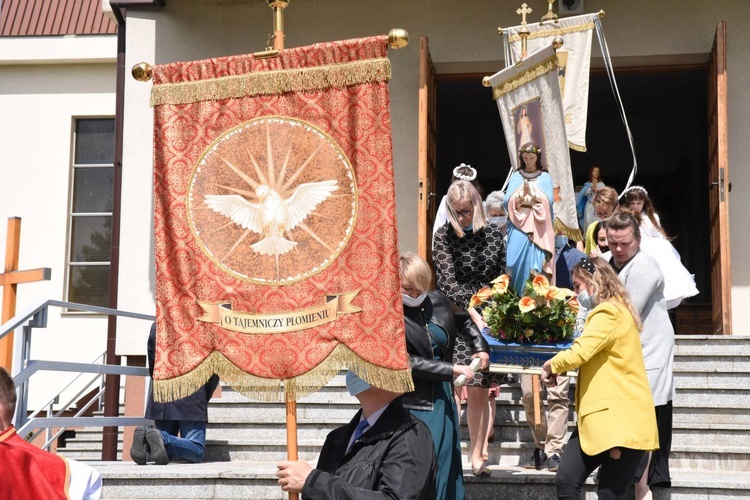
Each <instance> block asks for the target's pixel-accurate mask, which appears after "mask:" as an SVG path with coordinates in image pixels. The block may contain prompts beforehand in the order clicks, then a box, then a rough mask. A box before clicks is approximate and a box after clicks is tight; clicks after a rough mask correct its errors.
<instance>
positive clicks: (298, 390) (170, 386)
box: [153, 344, 414, 402]
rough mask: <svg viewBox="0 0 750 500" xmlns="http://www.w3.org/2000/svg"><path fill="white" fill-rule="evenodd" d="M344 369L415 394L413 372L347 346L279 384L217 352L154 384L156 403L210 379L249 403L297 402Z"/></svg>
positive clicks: (185, 393)
mask: <svg viewBox="0 0 750 500" xmlns="http://www.w3.org/2000/svg"><path fill="white" fill-rule="evenodd" d="M344 367H348V368H349V369H351V370H352V371H353V372H354V373H356V374H357V375H359V376H360V377H361V378H362V379H363V380H365V381H366V382H367V383H369V384H371V385H374V386H376V387H380V388H382V389H385V390H389V391H393V392H410V391H413V390H414V382H413V380H412V376H411V369H405V370H391V369H388V368H382V367H380V366H377V365H374V364H372V363H370V362H368V361H365V360H363V359H361V358H360V357H359V356H357V355H356V354H355V353H354V351H352V350H351V349H349V348H348V347H346V346H345V345H344V344H339V345H337V346H336V347H335V348H334V350H333V351H332V352H331V354H329V355H328V357H327V358H326V359H325V360H323V362H322V363H320V364H319V365H318V366H316V367H315V368H313V369H312V370H310V371H308V372H307V373H303V374H302V375H299V376H297V377H294V378H291V379H286V380H279V379H270V378H262V377H256V376H254V375H250V374H248V373H246V372H244V371H243V370H241V369H240V368H238V367H237V365H235V364H234V363H232V362H231V361H229V360H228V359H227V358H226V357H224V355H223V354H221V353H220V352H218V351H214V352H212V353H211V354H210V355H209V356H208V357H207V358H206V359H205V360H204V361H203V363H201V364H200V365H199V366H198V367H196V368H195V369H194V370H193V371H191V372H190V373H186V374H185V375H181V376H179V377H175V378H172V379H169V380H154V384H153V385H154V400H155V401H158V402H169V401H174V400H176V399H180V398H184V397H185V396H189V395H190V394H192V393H194V392H195V391H197V390H198V389H200V388H201V387H202V386H203V384H205V383H206V382H207V381H208V379H209V378H211V375H213V374H214V373H216V374H218V375H219V378H220V379H221V380H222V382H224V383H226V384H228V385H229V386H230V387H232V388H233V389H234V390H236V391H237V392H239V393H241V394H243V395H244V396H247V397H248V398H250V399H254V400H257V401H265V402H283V401H296V400H298V399H300V398H302V397H305V396H307V395H308V394H312V393H313V392H316V391H318V390H319V389H320V388H321V387H323V386H324V385H326V384H327V383H328V382H329V381H330V380H331V379H332V378H333V377H334V376H335V375H336V374H338V373H339V372H340V371H341V370H342V369H344Z"/></svg>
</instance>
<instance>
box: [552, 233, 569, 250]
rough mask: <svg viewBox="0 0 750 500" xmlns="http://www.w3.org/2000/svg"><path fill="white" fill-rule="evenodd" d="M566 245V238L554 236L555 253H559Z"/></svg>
mask: <svg viewBox="0 0 750 500" xmlns="http://www.w3.org/2000/svg"><path fill="white" fill-rule="evenodd" d="M567 244H568V237H567V236H561V235H557V236H555V250H556V251H557V252H560V250H562V249H563V248H564V247H565V245H567Z"/></svg>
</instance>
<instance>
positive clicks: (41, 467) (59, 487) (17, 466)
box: [0, 426, 70, 500]
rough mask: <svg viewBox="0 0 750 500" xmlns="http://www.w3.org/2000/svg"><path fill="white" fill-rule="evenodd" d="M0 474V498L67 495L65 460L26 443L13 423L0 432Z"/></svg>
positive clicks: (15, 499)
mask: <svg viewBox="0 0 750 500" xmlns="http://www.w3.org/2000/svg"><path fill="white" fill-rule="evenodd" d="M0 477H1V478H2V479H0V498H12V499H13V500H37V499H40V498H44V499H46V500H51V499H68V498H69V495H68V485H69V483H70V469H69V468H68V462H66V461H65V459H63V458H62V457H60V456H58V455H55V454H54V453H49V452H47V451H44V450H42V449H39V448H37V447H36V446H34V445H33V444H30V443H28V442H26V441H25V440H24V439H22V438H21V437H20V436H19V435H18V434H16V429H15V427H13V426H10V427H8V428H7V429H5V430H4V431H3V432H2V433H1V434H0Z"/></svg>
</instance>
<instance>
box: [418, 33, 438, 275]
mask: <svg viewBox="0 0 750 500" xmlns="http://www.w3.org/2000/svg"><path fill="white" fill-rule="evenodd" d="M435 102H436V97H435V66H434V65H433V64H432V58H431V57H430V48H429V46H428V39H427V37H425V36H423V37H420V39H419V173H418V175H419V192H418V197H419V198H418V206H417V210H418V214H419V216H418V229H417V241H418V243H417V253H419V255H420V256H422V257H423V258H424V259H425V260H427V262H429V263H430V264H432V225H433V223H434V221H435V212H436V211H437V206H436V204H437V201H436V199H435V157H436V155H435V153H436V151H435V150H436V144H437V141H436V133H435Z"/></svg>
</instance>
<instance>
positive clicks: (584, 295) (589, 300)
mask: <svg viewBox="0 0 750 500" xmlns="http://www.w3.org/2000/svg"><path fill="white" fill-rule="evenodd" d="M578 303H579V304H580V305H581V307H583V308H584V309H587V310H589V311H590V310H591V309H593V308H594V307H595V306H596V300H595V297H594V296H593V295H589V292H588V291H587V290H581V293H579V294H578Z"/></svg>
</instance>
